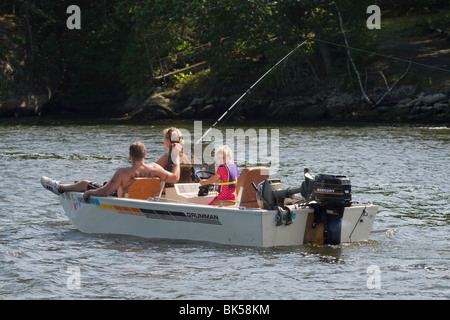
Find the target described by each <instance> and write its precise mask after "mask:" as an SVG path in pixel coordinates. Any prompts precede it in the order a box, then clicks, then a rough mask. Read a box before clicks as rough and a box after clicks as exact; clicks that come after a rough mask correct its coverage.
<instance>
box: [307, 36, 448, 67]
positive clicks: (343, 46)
mask: <svg viewBox="0 0 450 320" xmlns="http://www.w3.org/2000/svg"><path fill="white" fill-rule="evenodd" d="M308 40H309V41H318V42H323V43H327V44H331V45H334V46H337V47H342V48H346V49H351V50H355V51H361V52H364V53H370V54H374V55H377V56H380V57H384V58H389V59H393V60H397V61H402V62H406V63H408V64H409V63H411V64H416V65H419V66H422V67H427V68H431V69H436V70H440V71H445V72H450V70H449V69H444V68H440V67H436V66H432V65H429V64H425V63H420V62H414V61H411V60H405V59H401V58H397V57H393V56H388V55H385V54H382V53H377V52H372V51H368V50H364V49H358V48H354V47H348V46H346V45H343V44H339V43H334V42H330V41H326V40H321V39H317V38H309V39H308Z"/></svg>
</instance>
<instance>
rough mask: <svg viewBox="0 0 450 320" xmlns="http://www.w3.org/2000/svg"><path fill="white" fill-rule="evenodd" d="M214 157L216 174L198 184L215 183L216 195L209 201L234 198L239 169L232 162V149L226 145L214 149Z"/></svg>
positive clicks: (212, 202)
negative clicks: (217, 165) (216, 165)
mask: <svg viewBox="0 0 450 320" xmlns="http://www.w3.org/2000/svg"><path fill="white" fill-rule="evenodd" d="M216 159H217V163H218V164H219V167H218V168H217V171H216V174H215V175H214V176H212V177H211V178H209V179H207V180H202V181H200V185H202V186H204V185H207V184H213V183H214V184H215V185H216V191H217V192H218V195H217V196H216V197H215V198H214V199H213V200H212V201H211V202H210V203H209V204H210V205H212V204H214V202H215V201H217V200H236V184H237V180H238V178H239V169H238V167H237V166H236V164H234V163H233V151H231V149H230V148H229V147H228V146H227V145H224V146H221V147H220V148H218V149H217V150H216Z"/></svg>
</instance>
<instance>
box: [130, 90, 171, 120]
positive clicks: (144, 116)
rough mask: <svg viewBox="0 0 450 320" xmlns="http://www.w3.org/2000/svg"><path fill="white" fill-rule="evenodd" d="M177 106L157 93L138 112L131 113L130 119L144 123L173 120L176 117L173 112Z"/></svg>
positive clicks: (140, 106)
mask: <svg viewBox="0 0 450 320" xmlns="http://www.w3.org/2000/svg"><path fill="white" fill-rule="evenodd" d="M175 106H176V103H175V101H173V100H171V99H169V98H166V97H164V96H163V95H161V94H159V93H155V94H153V95H152V96H150V97H149V98H147V99H146V100H145V101H144V102H143V103H142V104H140V105H139V106H138V108H137V110H136V111H134V112H131V114H130V118H131V119H133V120H144V121H146V120H152V119H164V118H172V117H174V116H175V113H174V112H173V108H174V107H175Z"/></svg>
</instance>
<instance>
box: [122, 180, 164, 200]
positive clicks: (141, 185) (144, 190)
mask: <svg viewBox="0 0 450 320" xmlns="http://www.w3.org/2000/svg"><path fill="white" fill-rule="evenodd" d="M160 189H161V179H159V178H156V177H151V178H133V179H132V180H131V184H130V186H129V187H128V192H126V193H125V194H124V198H131V199H141V200H147V199H148V198H150V197H156V196H158V195H159V191H160Z"/></svg>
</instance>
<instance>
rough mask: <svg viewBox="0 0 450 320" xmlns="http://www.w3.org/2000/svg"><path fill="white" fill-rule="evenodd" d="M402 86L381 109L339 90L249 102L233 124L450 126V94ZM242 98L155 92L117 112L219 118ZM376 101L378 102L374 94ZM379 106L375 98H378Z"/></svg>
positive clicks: (136, 117) (143, 117)
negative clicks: (413, 89) (341, 123)
mask: <svg viewBox="0 0 450 320" xmlns="http://www.w3.org/2000/svg"><path fill="white" fill-rule="evenodd" d="M411 92H412V89H411V88H409V87H401V88H399V90H397V93H394V95H393V97H391V98H389V99H385V100H383V101H382V102H381V103H379V104H378V105H376V106H374V105H373V104H368V103H367V102H366V101H364V100H363V99H362V98H360V97H358V96H355V95H352V94H349V93H346V92H340V91H336V90H335V91H332V92H330V93H326V92H318V93H316V94H313V95H310V96H305V95H302V96H300V95H299V96H288V97H284V98H270V97H268V98H259V99H249V101H244V102H243V104H242V105H241V106H240V107H237V110H236V112H235V113H234V114H233V119H234V120H271V121H272V120H273V121H290V122H307V121H326V122H372V123H405V124H414V123H428V124H449V123H450V92H446V93H431V94H425V93H423V92H420V93H417V94H415V93H414V94H411ZM238 97H239V95H235V96H220V95H212V96H208V95H207V96H204V97H203V96H189V97H184V98H182V99H177V100H175V99H173V97H172V98H171V97H170V96H167V95H165V94H164V93H155V94H153V95H151V96H150V97H148V98H147V99H145V100H138V99H133V98H130V99H129V100H128V101H127V102H126V103H124V104H123V105H122V106H120V107H119V108H118V109H117V114H119V115H123V116H121V119H124V120H133V121H149V120H158V119H217V118H218V117H220V116H221V115H222V114H223V113H224V112H225V111H226V110H227V109H228V108H229V107H230V106H231V105H232V104H233V103H234V102H235V101H236V100H237V98H238ZM373 98H378V96H376V95H374V96H373ZM373 100H374V101H376V99H373Z"/></svg>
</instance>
